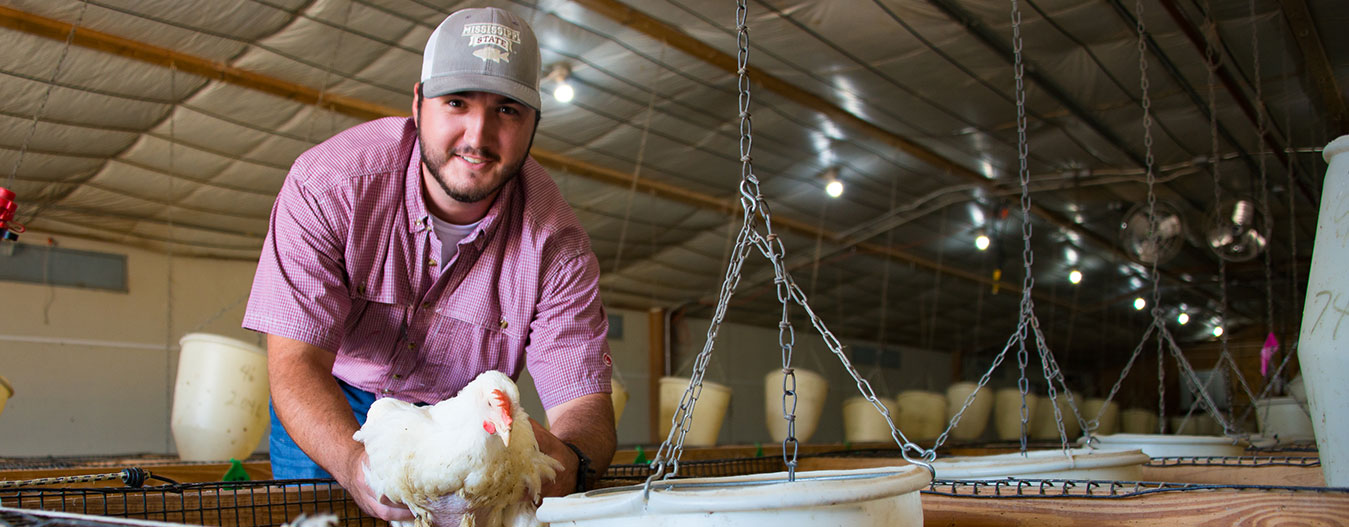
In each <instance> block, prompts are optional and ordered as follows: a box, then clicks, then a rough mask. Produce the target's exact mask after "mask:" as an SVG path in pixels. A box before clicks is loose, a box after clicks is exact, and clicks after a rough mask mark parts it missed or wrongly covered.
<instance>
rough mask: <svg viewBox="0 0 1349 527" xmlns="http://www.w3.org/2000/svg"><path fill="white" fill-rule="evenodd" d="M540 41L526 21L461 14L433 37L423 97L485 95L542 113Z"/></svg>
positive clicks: (489, 11)
mask: <svg viewBox="0 0 1349 527" xmlns="http://www.w3.org/2000/svg"><path fill="white" fill-rule="evenodd" d="M539 63H540V59H539V41H538V40H537V39H535V38H534V30H533V29H530V27H529V24H527V23H525V21H524V19H522V18H520V17H518V16H516V15H515V14H514V13H511V12H510V11H506V10H504V9H498V8H495V7H481V8H472V9H461V10H459V11H455V12H454V13H452V14H450V16H448V17H446V18H445V21H444V22H441V23H440V26H438V27H436V30H435V31H433V32H432V33H431V39H430V40H428V41H427V42H426V51H425V52H423V53H422V95H423V96H424V97H428V98H431V97H440V96H442V95H448V94H451V93H456V92H464V91H485V92H489V93H495V94H498V95H505V96H506V97H510V98H512V99H515V100H517V101H520V102H521V103H523V104H525V105H526V106H529V107H530V108H533V109H535V110H538V109H539V71H540V70H541V67H540V66H539Z"/></svg>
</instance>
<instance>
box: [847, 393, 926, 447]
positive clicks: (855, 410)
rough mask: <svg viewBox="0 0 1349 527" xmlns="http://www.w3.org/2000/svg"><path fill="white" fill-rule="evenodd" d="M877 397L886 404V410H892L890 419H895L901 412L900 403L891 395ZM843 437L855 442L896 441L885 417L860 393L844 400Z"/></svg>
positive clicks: (896, 424)
mask: <svg viewBox="0 0 1349 527" xmlns="http://www.w3.org/2000/svg"><path fill="white" fill-rule="evenodd" d="M876 399H877V400H879V401H880V402H881V404H882V405H884V406H885V411H887V412H890V419H891V420H892V421H893V420H894V419H895V418H896V417H897V416H898V414H899V404H898V403H896V402H895V400H894V399H892V398H890V397H884V396H879V395H878V396H876ZM895 426H899V423H898V422H896V423H895ZM901 430H902V428H901ZM905 433H906V434H907V433H908V431H907V430H906V431H905ZM843 438H844V439H847V440H848V441H851V442H853V443H864V442H873V441H890V442H893V441H894V439H893V437H892V436H891V435H890V425H889V424H887V423H886V422H885V417H884V416H882V415H881V413H880V412H879V411H877V410H876V406H875V405H873V404H871V401H869V400H867V398H866V397H862V396H860V395H859V396H856V397H849V398H848V400H846V401H844V402H843ZM910 439H912V438H910Z"/></svg>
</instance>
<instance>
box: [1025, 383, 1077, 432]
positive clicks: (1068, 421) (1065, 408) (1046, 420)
mask: <svg viewBox="0 0 1349 527" xmlns="http://www.w3.org/2000/svg"><path fill="white" fill-rule="evenodd" d="M1072 395H1073V401H1074V403H1075V404H1079V405H1080V404H1082V396H1081V395H1079V394H1078V393H1077V392H1072ZM1055 396H1056V397H1055V399H1057V403H1058V407H1059V415H1060V416H1061V418H1062V419H1063V432H1064V434H1067V436H1068V440H1069V441H1072V440H1074V439H1076V438H1077V436H1078V434H1081V433H1082V425H1081V424H1080V423H1078V422H1077V417H1075V416H1073V409H1072V407H1071V406H1069V405H1068V394H1065V393H1063V392H1062V391H1060V392H1057V393H1055ZM1052 404H1053V401H1052V400H1051V399H1050V398H1049V396H1048V395H1041V396H1039V397H1038V398H1037V402H1036V405H1035V421H1033V423H1034V426H1032V427H1031V434H1030V436H1031V438H1032V439H1053V440H1058V439H1059V427H1058V424H1057V423H1056V421H1055V420H1054V406H1052Z"/></svg>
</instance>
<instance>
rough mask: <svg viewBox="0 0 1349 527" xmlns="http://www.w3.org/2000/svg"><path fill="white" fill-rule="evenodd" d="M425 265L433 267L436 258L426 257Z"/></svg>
mask: <svg viewBox="0 0 1349 527" xmlns="http://www.w3.org/2000/svg"><path fill="white" fill-rule="evenodd" d="M426 265H429V266H431V267H435V266H436V259H435V258H427V259H426Z"/></svg>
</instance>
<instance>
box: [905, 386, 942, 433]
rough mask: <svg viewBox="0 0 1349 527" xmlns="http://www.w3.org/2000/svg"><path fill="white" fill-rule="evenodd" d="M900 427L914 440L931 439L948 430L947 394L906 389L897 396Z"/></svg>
mask: <svg viewBox="0 0 1349 527" xmlns="http://www.w3.org/2000/svg"><path fill="white" fill-rule="evenodd" d="M895 402H896V403H897V404H898V405H899V420H898V421H896V422H895V426H897V427H899V429H900V430H901V431H903V432H904V434H905V435H906V436H908V438H909V439H910V440H912V441H931V440H933V439H936V438H937V436H939V435H941V433H942V430H946V423H947V421H946V396H945V395H942V394H940V393H937V392H928V391H923V390H906V391H902V392H899V395H898V396H896V397H895Z"/></svg>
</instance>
